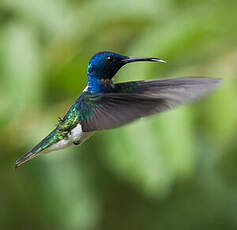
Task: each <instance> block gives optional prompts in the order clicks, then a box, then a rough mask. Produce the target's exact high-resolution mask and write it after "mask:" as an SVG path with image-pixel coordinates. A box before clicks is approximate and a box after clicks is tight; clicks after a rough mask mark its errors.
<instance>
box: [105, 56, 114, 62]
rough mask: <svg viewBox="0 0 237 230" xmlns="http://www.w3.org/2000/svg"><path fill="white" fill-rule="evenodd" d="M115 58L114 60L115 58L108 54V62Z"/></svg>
mask: <svg viewBox="0 0 237 230" xmlns="http://www.w3.org/2000/svg"><path fill="white" fill-rule="evenodd" d="M113 60H114V58H113V57H111V56H108V57H107V58H106V61H108V62H112V61H113Z"/></svg>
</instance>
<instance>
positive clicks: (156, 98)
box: [15, 52, 220, 167]
mask: <svg viewBox="0 0 237 230" xmlns="http://www.w3.org/2000/svg"><path fill="white" fill-rule="evenodd" d="M137 61H151V62H165V61H163V60H161V59H158V58H153V57H128V56H123V55H119V54H116V53H113V52H100V53H97V54H95V55H94V56H93V57H92V58H91V60H90V61H89V64H88V69H87V75H88V86H87V87H86V88H85V89H84V91H83V92H82V94H81V95H80V96H79V97H78V98H77V99H76V101H75V102H74V104H73V105H72V106H71V108H70V109H69V110H68V112H67V113H66V115H65V116H64V117H63V118H62V119H59V122H58V125H57V127H56V128H55V129H54V130H53V131H52V132H51V133H49V135H48V136H47V137H45V138H44V139H43V140H42V141H41V142H39V144H37V145H36V146H35V147H33V148H32V149H31V150H30V151H29V152H27V153H26V154H24V155H23V156H22V157H21V158H20V159H18V160H17V161H16V163H15V166H16V167H18V166H20V165H21V164H23V163H24V162H26V161H28V160H30V159H32V158H33V157H35V156H37V155H38V154H39V153H47V152H51V151H54V150H58V149H62V148H65V147H67V146H69V145H72V144H76V145H78V144H82V143H83V142H84V141H85V140H87V139H88V138H89V137H91V136H92V135H93V134H94V132H95V131H97V130H103V129H113V128H116V127H119V126H122V125H124V124H127V123H129V122H132V121H134V120H136V119H138V118H141V117H145V116H148V115H151V114H155V113H159V112H162V111H165V110H168V109H171V108H173V107H175V106H177V105H179V104H184V103H187V102H189V101H191V100H193V99H196V98H200V97H201V96H203V95H205V94H206V93H207V92H208V91H209V90H211V89H213V88H214V87H216V86H217V85H218V84H219V83H220V79H217V78H208V77H181V78H166V79H159V80H150V81H131V82H125V83H117V84H114V83H113V81H112V78H113V77H114V75H115V74H116V73H117V71H118V70H119V69H120V68H121V67H122V66H124V65H125V64H128V63H131V62H137Z"/></svg>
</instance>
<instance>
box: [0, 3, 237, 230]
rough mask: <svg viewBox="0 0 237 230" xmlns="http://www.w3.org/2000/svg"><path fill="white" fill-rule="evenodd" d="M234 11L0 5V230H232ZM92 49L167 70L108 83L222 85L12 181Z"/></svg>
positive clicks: (123, 75)
mask: <svg viewBox="0 0 237 230" xmlns="http://www.w3.org/2000/svg"><path fill="white" fill-rule="evenodd" d="M236 9H237V2H236V0H233V1H231V0H225V1H224V0H146V1H142V0H120V1H111V0H101V1H96V0H94V1H92V0H91V1H89V0H87V1H86V0H68V1H66V0H1V1H0V229H4V230H8V229H24V230H25V229H35V230H37V229H59V230H61V229H62V230H64V229H67V230H94V229H95V230H111V229H113V230H118V229H125V230H126V229H129V230H133V229H134V230H140V229H152V230H153V229H155V230H171V229H172V230H173V229H176V230H179V229H180V230H181V229H182V230H186V229H191V230H193V229H194V230H195V229H197V230H199V229H208V230H210V229H215V230H219V229H228V230H232V229H237V180H236V174H237V167H236V166H237V144H236V136H237V102H236V99H237V78H236V76H237V67H236V63H237V29H236V21H237V16H236V15H237V14H236ZM102 50H111V51H116V52H119V53H121V54H124V55H131V56H155V57H159V58H162V59H164V60H166V61H168V63H167V64H165V65H164V64H158V63H137V64H135V63H134V64H131V65H128V66H126V67H124V68H123V69H122V70H121V71H120V72H119V74H118V75H119V77H118V76H117V78H116V81H128V80H138V79H153V78H161V77H173V76H176V77H177V76H215V77H221V78H223V79H224V82H223V84H222V85H221V86H220V87H219V88H218V89H217V90H216V91H215V92H213V93H211V94H209V96H208V97H206V98H204V99H202V100H200V101H198V102H195V103H193V104H192V105H188V106H182V107H179V108H178V109H175V110H173V111H169V112H166V113H163V114H160V115H159V116H153V117H150V118H146V119H141V120H139V121H137V122H135V123H132V124H130V125H127V126H125V127H122V128H119V129H116V130H111V131H102V132H100V133H98V134H96V135H95V136H94V137H93V138H91V139H90V140H89V141H88V142H86V143H85V144H83V145H82V146H72V147H70V148H67V149H65V150H62V151H59V152H55V153H52V154H49V155H41V156H40V157H38V158H36V159H34V160H32V161H30V162H28V163H26V164H25V165H23V166H22V167H20V168H19V169H17V170H15V169H14V167H13V164H14V162H15V160H16V159H17V158H18V157H20V156H21V154H23V153H25V152H26V151H27V150H29V149H30V148H31V147H32V146H33V145H34V144H36V143H37V142H38V141H39V140H40V139H41V138H43V137H44V136H45V135H46V134H47V133H48V132H49V131H50V130H51V129H52V128H54V126H55V124H56V123H57V117H58V116H63V115H64V114H65V112H66V111H67V109H68V108H69V107H70V105H71V104H72V103H73V102H74V100H75V99H76V98H77V97H78V96H79V94H80V93H81V91H82V89H83V88H84V87H85V86H86V84H87V76H86V68H87V63H88V60H89V58H90V57H91V56H92V55H93V54H94V53H96V52H98V51H102Z"/></svg>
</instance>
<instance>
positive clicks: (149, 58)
mask: <svg viewBox="0 0 237 230" xmlns="http://www.w3.org/2000/svg"><path fill="white" fill-rule="evenodd" d="M136 61H152V62H162V63H166V61H164V60H161V59H159V58H154V57H127V58H125V59H123V60H122V61H121V62H122V63H123V64H127V63H130V62H136Z"/></svg>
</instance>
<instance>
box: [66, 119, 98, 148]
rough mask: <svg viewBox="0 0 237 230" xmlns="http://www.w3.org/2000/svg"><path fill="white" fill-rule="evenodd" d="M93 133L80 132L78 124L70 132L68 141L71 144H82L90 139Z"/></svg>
mask: <svg viewBox="0 0 237 230" xmlns="http://www.w3.org/2000/svg"><path fill="white" fill-rule="evenodd" d="M94 133H95V132H82V128H81V125H80V124H78V125H77V126H76V127H75V128H74V129H72V130H71V132H70V135H69V136H68V137H69V140H71V142H80V144H82V143H83V142H84V141H86V140H87V139H88V138H89V137H91V136H92V135H93V134H94Z"/></svg>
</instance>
